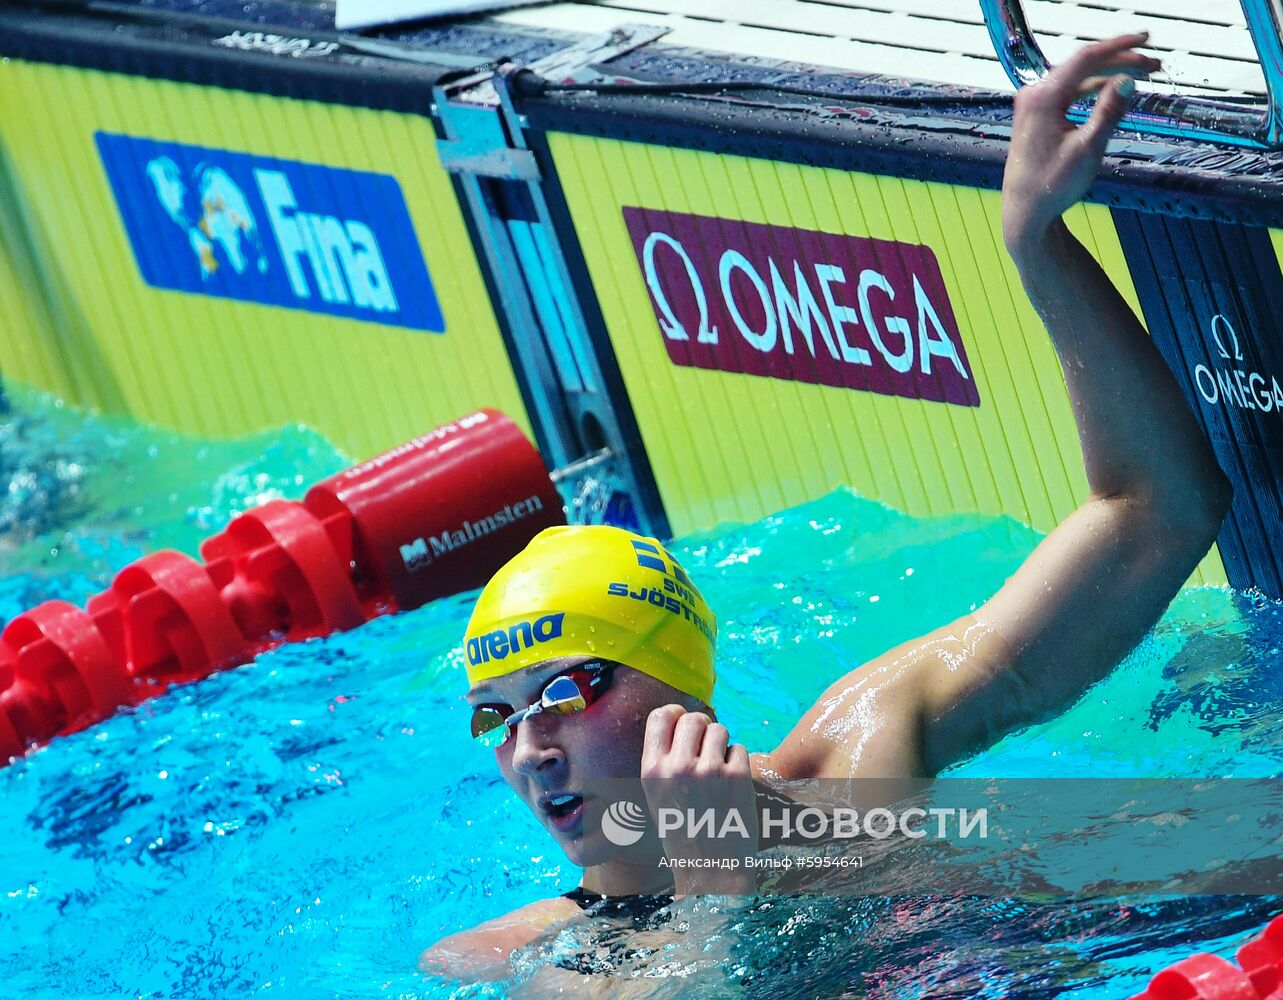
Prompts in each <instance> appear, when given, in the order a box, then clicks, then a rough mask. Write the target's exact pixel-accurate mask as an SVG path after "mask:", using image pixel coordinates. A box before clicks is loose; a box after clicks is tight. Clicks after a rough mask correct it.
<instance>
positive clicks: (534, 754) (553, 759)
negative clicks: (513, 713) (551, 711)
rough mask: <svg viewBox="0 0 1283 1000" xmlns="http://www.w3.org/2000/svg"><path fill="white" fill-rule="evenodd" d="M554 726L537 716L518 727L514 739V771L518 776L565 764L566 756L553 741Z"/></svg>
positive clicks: (544, 770)
mask: <svg viewBox="0 0 1283 1000" xmlns="http://www.w3.org/2000/svg"><path fill="white" fill-rule="evenodd" d="M552 729H553V726H552V725H549V724H548V720H545V719H544V718H543V717H542V716H539V715H536V716H533V717H531V718H529V719H526V720H525V721H524V722H522V723H520V724H519V725H518V726H517V731H516V733H515V734H514V735H513V738H512V769H513V770H514V771H516V772H517V773H518V774H535V773H542V772H546V771H548V770H549V769H550V768H554V767H558V766H560V765H562V764H564V763H565V761H566V755H565V754H564V753H562V752H561V748H560V747H558V746H557V745H556V743H555V742H554V741H553V740H552V738H551V737H552Z"/></svg>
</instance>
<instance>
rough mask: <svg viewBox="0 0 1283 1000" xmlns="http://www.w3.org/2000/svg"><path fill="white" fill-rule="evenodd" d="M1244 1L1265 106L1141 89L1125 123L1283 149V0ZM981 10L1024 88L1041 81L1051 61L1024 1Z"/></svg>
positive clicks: (1080, 110) (989, 4)
mask: <svg viewBox="0 0 1283 1000" xmlns="http://www.w3.org/2000/svg"><path fill="white" fill-rule="evenodd" d="M1240 3H1241V4H1242V5H1243V14H1244V16H1245V17H1246V19H1247V28H1248V31H1249V33H1250V34H1251V36H1252V42H1253V44H1254V45H1255V46H1256V54H1257V58H1258V59H1260V61H1261V70H1262V72H1263V73H1264V75H1265V98H1266V102H1265V107H1264V109H1261V108H1257V107H1244V106H1243V105H1241V104H1234V103H1232V102H1228V101H1223V100H1222V101H1218V100H1215V99H1212V98H1206V97H1181V96H1177V95H1174V94H1154V93H1141V94H1138V96H1137V98H1136V100H1135V102H1134V104H1133V106H1132V110H1131V111H1130V112H1128V114H1127V116H1126V117H1125V118H1124V119H1123V122H1122V126H1121V127H1123V128H1127V129H1132V130H1134V131H1137V132H1148V133H1150V134H1156V135H1172V136H1182V137H1185V138H1193V139H1204V140H1209V141H1212V142H1223V143H1230V144H1232V145H1236V146H1251V147H1253V148H1255V149H1279V148H1283V38H1281V37H1280V32H1281V31H1283V0H1240ZM980 10H981V11H982V12H983V13H984V19H985V26H986V27H987V28H988V29H989V38H990V39H991V40H992V42H993V47H994V51H995V52H997V54H998V61H999V62H1001V63H1002V68H1003V69H1004V70H1005V71H1006V73H1007V76H1008V77H1009V78H1010V79H1011V82H1012V83H1013V84H1015V86H1016V87H1017V88H1019V87H1024V86H1028V85H1029V84H1031V83H1037V82H1038V81H1039V80H1041V79H1042V78H1043V77H1044V76H1045V75H1046V74H1047V71H1048V70H1049V69H1050V64H1049V63H1048V62H1047V57H1046V56H1045V55H1044V54H1043V51H1042V49H1041V48H1040V47H1039V45H1038V42H1037V39H1035V38H1034V34H1033V32H1032V31H1031V30H1030V29H1029V23H1028V21H1027V20H1026V19H1025V11H1024V5H1023V4H1022V3H1021V0H980ZM1089 113H1090V105H1082V104H1080V105H1075V107H1074V109H1073V110H1071V112H1070V117H1071V118H1074V119H1076V120H1079V121H1081V120H1083V119H1085V118H1086V117H1087V115H1088V114H1089Z"/></svg>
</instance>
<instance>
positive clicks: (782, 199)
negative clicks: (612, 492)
mask: <svg viewBox="0 0 1283 1000" xmlns="http://www.w3.org/2000/svg"><path fill="white" fill-rule="evenodd" d="M549 143H550V148H551V151H552V155H553V160H554V163H555V165H556V169H557V174H558V177H559V179H560V181H561V184H562V187H563V189H564V191H565V195H566V200H567V204H568V206H569V209H570V215H571V219H572V221H573V223H574V225H575V230H576V234H577V236H578V239H579V241H580V244H581V246H582V248H583V251H584V256H585V259H586V262H587V266H588V270H589V274H590V277H591V279H592V283H593V286H594V289H595V292H596V294H597V297H598V300H599V303H600V306H601V309H602V313H603V316H604V318H605V321H606V326H607V330H608V332H609V335H610V338H611V342H612V345H613V347H614V350H615V353H616V355H617V357H618V359H619V363H620V366H621V369H622V374H623V378H624V382H625V385H626V387H627V390H628V393H629V397H630V399H631V402H632V406H633V408H634V411H635V412H636V414H637V419H638V423H639V425H640V427H641V434H642V438H643V440H644V442H645V445H646V449H647V452H648V455H649V457H650V461H651V465H652V468H653V469H654V471H655V475H656V479H657V481H658V486H659V490H660V494H661V496H662V498H663V500H664V504H665V508H666V510H667V513H668V516H669V520H670V523H671V524H672V528H673V531H674V532H675V533H677V534H684V533H687V532H690V531H694V530H699V529H703V528H707V527H710V526H712V525H714V524H717V523H719V522H723V521H728V520H742V521H749V520H754V519H757V518H760V517H762V516H764V515H766V514H769V513H771V512H773V511H776V510H779V509H780V508H782V507H786V506H791V505H793V504H797V503H801V502H803V501H805V500H808V499H811V498H813V497H815V496H818V495H820V494H822V493H824V492H826V491H828V490H830V489H832V488H834V487H836V486H838V485H841V484H846V485H849V486H850V487H851V488H852V489H854V490H855V491H856V492H858V493H860V494H861V495H863V496H867V497H871V498H874V499H877V500H880V501H882V502H884V503H887V504H889V505H890V506H893V507H895V508H897V509H900V510H903V511H906V512H907V513H910V514H914V515H918V516H925V515H940V514H949V513H955V512H979V513H987V514H995V515H1001V514H1005V515H1009V516H1011V517H1014V518H1016V519H1017V520H1019V521H1021V522H1023V523H1025V524H1029V525H1031V526H1032V527H1034V528H1036V529H1037V530H1039V531H1044V532H1045V531H1050V530H1051V528H1053V527H1054V526H1055V525H1056V524H1057V523H1058V522H1059V521H1060V520H1061V519H1063V518H1064V517H1065V516H1067V515H1068V514H1069V513H1070V512H1071V511H1072V510H1073V509H1074V508H1075V506H1077V504H1078V503H1079V502H1080V501H1081V500H1082V498H1083V497H1085V495H1086V493H1087V483H1086V475H1085V472H1084V470H1083V463H1082V454H1081V451H1080V449H1079V446H1078V437H1077V432H1076V429H1075V426H1074V421H1073V414H1072V411H1071V409H1070V405H1069V399H1068V395H1067V393H1066V391H1065V386H1064V381H1063V378H1062V375H1061V371H1060V365H1059V362H1058V360H1057V358H1056V355H1055V351H1054V348H1053V347H1052V344H1051V341H1050V338H1049V337H1048V336H1047V334H1046V331H1045V330H1044V328H1043V326H1042V323H1041V321H1040V320H1039V318H1038V316H1037V314H1036V313H1035V312H1034V310H1033V307H1032V306H1031V305H1030V304H1029V302H1028V300H1027V298H1026V296H1025V294H1024V291H1023V289H1022V287H1021V284H1020V279H1019V276H1018V275H1017V273H1016V270H1015V267H1014V265H1013V264H1012V262H1011V260H1010V258H1009V257H1008V255H1007V253H1006V251H1005V249H1004V247H1003V244H1002V239H1001V228H1000V194H999V193H998V192H996V191H989V190H978V189H975V188H968V187H962V186H956V185H949V184H938V183H927V182H922V181H915V180H905V179H901V178H895V177H882V176H875V175H871V174H861V173H855V172H846V171H841V170H834V169H827V168H819V167H806V166H799V165H796V164H789V163H780V162H775V161H770V160H759V159H752V158H747V157H740V156H729V155H725V154H714V153H707V152H701V151H695V150H686V149H674V148H668V147H664V146H658V145H649V144H641V143H632V142H624V141H619V140H613V139H602V138H596V137H590V136H580V135H571V134H564V133H553V134H550V136H549ZM624 206H638V207H643V208H650V209H656V210H663V211H669V212H679V213H690V214H696V215H704V216H715V217H719V218H725V219H737V220H743V221H746V222H751V223H764V224H770V225H776V226H787V227H793V228H798V229H805V230H813V231H822V232H828V233H838V234H842V235H846V236H854V237H865V238H873V239H879V240H892V241H898V242H902V243H913V244H918V243H921V244H926V245H927V246H929V247H930V248H931V249H932V251H933V252H934V253H935V256H936V258H937V260H938V262H939V265H940V269H941V273H942V276H943V278H944V283H945V287H946V288H947V289H948V293H949V298H950V301H951V303H952V305H953V309H954V312H955V314H956V317H957V321H958V325H959V329H960V331H961V334H962V338H963V341H964V344H965V349H966V352H967V356H968V359H969V361H970V365H971V370H972V373H973V376H974V377H975V380H976V384H977V387H978V389H979V391H980V398H981V404H980V405H979V406H978V407H965V406H954V405H950V404H946V403H939V402H931V401H927V400H921V399H908V398H902V397H897V396H888V395H880V394H877V393H873V392H862V391H855V390H851V389H846V388H835V387H831V386H826V385H816V384H811V383H804V382H798V381H790V380H785V379H776V378H765V377H760V376H755V375H746V374H737V373H729V372H722V371H710V370H706V369H701V368H693V367H684V366H679V365H676V364H674V363H673V362H672V361H671V360H670V358H669V356H668V354H667V351H666V349H665V347H664V343H663V335H662V334H661V333H660V331H659V328H658V325H657V323H656V320H655V317H654V311H653V308H652V304H651V298H650V293H649V291H648V289H647V287H646V284H645V280H644V277H643V275H642V272H641V268H640V266H639V264H638V262H637V258H636V255H635V253H634V249H633V244H632V241H631V239H630V237H629V234H628V230H627V228H626V225H625V221H624V217H623V213H622V208H623V207H624ZM1069 221H1070V225H1071V228H1072V229H1073V230H1074V231H1075V233H1076V234H1078V235H1079V237H1080V238H1081V239H1082V240H1083V241H1084V243H1085V245H1086V246H1087V247H1088V248H1089V249H1090V250H1091V251H1092V252H1093V253H1094V254H1095V255H1096V256H1097V258H1098V259H1099V260H1100V261H1101V263H1102V264H1103V265H1104V267H1105V268H1106V270H1107V271H1108V273H1109V274H1110V275H1111V276H1112V277H1113V279H1114V281H1115V283H1116V284H1117V285H1118V287H1119V289H1120V291H1121V292H1122V294H1123V295H1124V297H1125V298H1126V299H1127V301H1128V302H1129V303H1131V305H1132V307H1133V309H1134V310H1136V312H1137V314H1138V315H1139V314H1140V309H1139V305H1138V302H1137V297H1136V291H1135V288H1134V287H1133V285H1132V282H1131V279H1130V275H1129V272H1128V270H1127V266H1126V262H1125V260H1124V258H1123V253H1122V248H1121V246H1120V244H1119V240H1118V235H1117V232H1116V231H1115V228H1114V224H1113V221H1112V218H1111V217H1110V214H1109V211H1108V209H1106V208H1104V207H1102V206H1098V205H1082V206H1079V207H1077V208H1075V209H1074V210H1073V211H1072V212H1071V213H1070V218H1069ZM1194 579H1195V580H1196V581H1200V582H1212V583H1224V582H1225V571H1224V567H1223V566H1222V565H1221V561H1220V557H1219V555H1218V554H1217V552H1216V551H1215V550H1213V551H1212V553H1210V554H1209V556H1208V557H1207V559H1205V560H1204V562H1203V564H1202V565H1201V566H1200V568H1199V570H1198V572H1197V573H1196V574H1195V577H1194Z"/></svg>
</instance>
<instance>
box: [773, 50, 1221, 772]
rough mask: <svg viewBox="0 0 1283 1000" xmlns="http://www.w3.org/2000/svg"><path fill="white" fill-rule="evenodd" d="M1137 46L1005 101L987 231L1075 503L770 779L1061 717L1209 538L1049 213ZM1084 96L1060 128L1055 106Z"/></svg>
mask: <svg viewBox="0 0 1283 1000" xmlns="http://www.w3.org/2000/svg"><path fill="white" fill-rule="evenodd" d="M1145 38H1146V36H1145V35H1126V36H1123V37H1121V38H1115V39H1111V40H1108V41H1104V42H1100V43H1097V44H1095V45H1089V46H1087V47H1086V48H1084V49H1082V50H1080V51H1079V52H1078V53H1077V54H1076V55H1074V56H1073V57H1072V58H1071V59H1069V60H1068V61H1066V62H1065V63H1063V64H1061V65H1060V66H1058V67H1057V68H1056V69H1054V70H1053V71H1052V72H1051V73H1050V74H1049V75H1048V76H1047V78H1046V79H1044V80H1043V81H1042V82H1040V83H1038V84H1035V85H1033V86H1030V87H1026V88H1025V89H1023V90H1022V91H1021V92H1020V93H1019V94H1017V95H1016V101H1015V121H1014V124H1013V131H1012V140H1011V149H1010V152H1009V154H1008V159H1007V169H1006V174H1005V177H1004V182H1003V237H1004V239H1005V242H1006V244H1007V248H1008V250H1009V252H1010V253H1011V256H1012V259H1013V260H1014V261H1015V263H1016V267H1017V268H1018V270H1019V272H1020V277H1021V279H1022V281H1023V282H1024V286H1025V290H1026V291H1027V293H1028V295H1029V298H1030V301H1031V302H1032V303H1033V305H1034V307H1035V309H1037V311H1038V314H1039V315H1040V316H1041V317H1042V320H1043V322H1044V324H1045V325H1046V327H1047V330H1048V332H1049V333H1050V335H1051V339H1052V342H1053V344H1054V345H1055V348H1056V352H1057V354H1058V356H1059V358H1060V362H1061V366H1062V368H1063V370H1064V376H1065V384H1066V386H1067V388H1068V390H1069V397H1070V400H1071V403H1072V406H1073V412H1074V419H1075V421H1076V424H1077V428H1078V437H1079V441H1080V443H1081V445H1082V451H1083V460H1084V463H1085V465H1086V471H1087V479H1088V483H1089V486H1090V489H1091V493H1090V495H1089V497H1088V498H1087V499H1086V501H1085V502H1084V503H1083V504H1082V505H1081V506H1080V507H1079V508H1078V509H1077V510H1076V511H1075V512H1074V513H1073V514H1071V515H1070V516H1069V517H1068V518H1066V520H1065V521H1064V522H1062V523H1061V524H1060V525H1059V526H1058V527H1056V529H1055V530H1054V531H1052V532H1051V533H1050V534H1049V535H1048V536H1047V537H1046V538H1045V539H1044V540H1043V541H1042V543H1041V544H1040V545H1039V546H1038V547H1037V549H1035V550H1034V552H1033V553H1032V554H1031V555H1030V556H1029V558H1028V559H1027V560H1026V561H1025V563H1024V564H1023V565H1022V566H1021V567H1020V569H1019V570H1017V571H1016V573H1015V574H1014V575H1013V576H1012V577H1011V578H1010V579H1009V580H1008V581H1007V582H1006V583H1005V584H1004V585H1003V587H1002V588H1001V589H1000V590H999V591H998V592H997V593H996V594H995V595H994V596H993V597H992V598H991V599H990V600H989V601H988V602H987V603H986V604H984V605H983V606H982V607H981V608H979V609H978V610H977V611H975V612H974V613H973V614H970V615H965V616H963V617H962V618H960V619H958V621H956V622H953V623H952V624H951V625H948V626H946V627H944V628H942V629H939V630H937V631H936V632H933V633H931V634H930V635H928V636H926V637H924V638H923V639H919V640H917V641H915V642H911V643H906V644H905V645H903V646H901V647H899V648H897V649H894V650H892V651H891V652H889V653H887V654H885V655H884V656H882V657H880V658H879V659H877V660H875V661H873V662H872V663H870V664H867V665H866V666H865V667H863V668H861V669H860V670H858V671H856V672H854V673H852V674H849V675H847V676H846V677H844V678H843V679H842V680H840V681H838V683H836V684H834V685H833V686H832V687H831V688H829V690H828V691H827V692H826V693H825V695H824V696H823V697H822V698H821V700H820V702H819V703H818V704H817V705H816V706H815V708H813V709H812V710H811V712H809V713H808V714H807V715H806V716H804V717H803V719H802V721H801V722H800V723H799V724H798V726H797V727H796V728H795V729H794V730H793V732H792V733H790V735H789V737H788V738H787V739H786V740H785V742H784V743H783V744H782V745H781V746H780V748H779V749H778V750H777V751H776V752H775V753H774V754H772V755H771V758H772V759H771V766H772V767H774V768H775V769H776V770H777V771H779V772H780V773H782V774H784V775H785V776H786V777H787V776H799V777H800V776H810V777H814V776H825V777H838V776H849V775H852V774H855V775H865V774H872V773H878V774H884V775H887V776H891V775H893V774H901V775H906V776H908V775H912V774H915V773H916V774H917V775H924V776H925V775H931V774H935V773H936V772H937V771H939V770H940V769H941V768H943V767H946V766H948V765H949V764H951V763H953V762H954V761H956V760H958V759H959V758H961V757H963V756H965V755H967V754H969V753H971V752H973V751H976V750H978V749H982V748H983V747H986V746H988V745H990V744H992V743H993V742H995V741H996V740H998V739H999V738H1001V737H1002V736H1003V735H1005V734H1006V733H1008V732H1010V731H1012V730H1014V729H1017V728H1020V727H1022V726H1025V725H1029V724H1031V723H1034V722H1038V721H1042V720H1045V719H1047V718H1050V717H1052V716H1053V715H1055V714H1057V713H1059V712H1061V711H1063V710H1064V709H1066V708H1068V707H1069V706H1070V705H1071V704H1072V703H1073V702H1074V701H1075V700H1076V699H1077V698H1078V697H1079V696H1080V695H1081V694H1082V693H1083V692H1084V691H1085V690H1086V688H1087V687H1088V686H1090V685H1091V684H1093V683H1094V682H1095V681H1097V680H1099V679H1100V678H1102V677H1103V676H1105V674H1106V673H1108V672H1109V671H1110V670H1111V669H1112V668H1113V667H1114V666H1115V665H1116V664H1117V663H1118V662H1119V661H1120V660H1121V659H1122V658H1123V656H1125V655H1126V654H1127V652H1128V651H1129V650H1130V649H1131V648H1132V647H1133V646H1134V645H1135V644H1136V642H1137V641H1138V640H1139V639H1140V638H1141V636H1142V635H1143V634H1144V633H1145V631H1146V630H1147V629H1149V628H1150V627H1151V626H1152V625H1153V624H1154V622H1155V621H1156V620H1157V619H1158V617H1159V615H1161V614H1162V612H1163V610H1164V608H1166V606H1167V604H1168V602H1170V601H1171V599H1172V597H1173V596H1175V594H1176V592H1177V590H1178V589H1179V587H1180V585H1181V584H1182V583H1183V582H1184V581H1185V580H1186V579H1187V578H1188V576H1189V574H1190V573H1191V572H1192V571H1193V569H1194V567H1195V566H1196V565H1197V564H1198V561H1199V559H1200V558H1201V557H1202V556H1203V554H1204V553H1205V552H1206V551H1207V550H1208V548H1209V547H1210V546H1211V544H1212V542H1213V541H1214V540H1215V537H1216V533H1217V531H1218V530H1219V527H1220V524H1221V521H1222V520H1223V518H1224V516H1225V513H1226V511H1227V509H1228V506H1229V502H1230V497H1231V490H1230V486H1229V484H1228V482H1227V480H1226V478H1225V476H1224V474H1223V473H1222V472H1221V470H1220V468H1219V467H1218V466H1217V464H1216V459H1215V456H1214V455H1213V453H1212V450H1211V448H1210V447H1209V445H1208V443H1207V441H1206V439H1205V438H1204V436H1203V434H1202V432H1201V431H1200V429H1199V427H1198V424H1197V423H1196V421H1195V420H1194V417H1193V415H1192V414H1191V412H1190V410H1189V408H1188V406H1187V405H1186V403H1185V401H1184V399H1183V397H1182V395H1181V392H1180V389H1179V387H1178V386H1177V384H1176V381H1175V379H1174V378H1173V377H1172V374H1171V372H1170V371H1169V370H1168V369H1167V366H1166V365H1165V363H1164V362H1163V360H1162V357H1161V356H1160V355H1159V353H1158V351H1157V350H1156V349H1155V347H1154V345H1153V343H1152V342H1151V341H1150V339H1149V337H1148V335H1147V334H1146V332H1145V330H1144V328H1143V327H1142V326H1141V324H1140V322H1139V321H1138V320H1137V319H1136V317H1135V315H1134V314H1133V313H1132V311H1131V309H1130V308H1129V307H1128V305H1127V303H1126V302H1125V301H1124V300H1123V298H1122V297H1121V296H1120V295H1119V294H1118V292H1117V290H1116V289H1115V288H1114V286H1113V284H1112V283H1111V282H1110V280H1109V278H1108V277H1107V276H1106V275H1105V273H1104V272H1103V271H1102V270H1101V268H1100V266H1099V265H1098V264H1097V263H1096V261H1095V259H1094V258H1093V257H1092V256H1091V255H1090V254H1089V253H1088V252H1087V251H1086V250H1085V249H1084V248H1083V246H1082V245H1081V244H1080V243H1079V242H1078V241H1077V240H1076V239H1075V238H1074V237H1073V236H1072V235H1071V234H1070V232H1069V230H1068V228H1066V226H1065V224H1064V223H1063V222H1062V221H1061V218H1060V216H1061V214H1062V213H1063V212H1064V211H1065V210H1066V209H1068V208H1069V207H1070V206H1071V205H1073V204H1074V203H1076V202H1077V201H1078V200H1079V199H1080V198H1082V197H1083V195H1085V194H1086V192H1087V189H1088V187H1090V185H1091V183H1092V181H1093V180H1094V179H1095V177H1096V174H1097V172H1098V170H1099V168H1100V164H1101V159H1102V157H1103V155H1104V152H1105V144H1106V142H1107V141H1108V139H1109V136H1110V134H1111V133H1112V132H1113V130H1114V128H1115V127H1116V126H1117V124H1118V122H1119V120H1120V119H1121V117H1122V115H1123V114H1124V112H1125V111H1126V109H1127V104H1128V100H1129V97H1130V93H1131V91H1132V89H1134V83H1133V82H1132V77H1135V76H1140V75H1144V74H1147V73H1149V72H1152V71H1154V70H1156V69H1157V68H1158V65H1159V64H1158V61H1157V60H1154V59H1151V58H1149V57H1148V56H1145V55H1143V54H1141V53H1139V52H1136V51H1134V47H1135V46H1137V45H1140V44H1142V43H1143V42H1144V41H1145ZM1102 85H1103V86H1102ZM1094 90H1099V92H1100V97H1099V99H1098V100H1097V103H1096V108H1095V111H1094V112H1093V114H1092V116H1091V119H1090V120H1089V121H1088V122H1087V123H1086V124H1085V125H1084V126H1082V127H1081V128H1075V127H1074V126H1072V125H1071V124H1070V123H1069V122H1068V121H1067V119H1066V117H1065V113H1066V111H1067V110H1068V108H1069V106H1070V105H1071V104H1072V103H1073V102H1074V101H1075V100H1077V99H1078V98H1079V97H1080V96H1082V95H1084V94H1086V93H1089V92H1091V91H1094ZM841 719H847V720H851V719H854V720H857V721H859V725H854V726H853V725H849V724H838V720H841ZM871 731H882V732H887V733H898V734H900V739H899V740H895V739H891V740H890V741H887V740H883V739H881V738H880V737H872V736H870V735H869V734H870V732H871Z"/></svg>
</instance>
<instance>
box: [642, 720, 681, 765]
mask: <svg viewBox="0 0 1283 1000" xmlns="http://www.w3.org/2000/svg"><path fill="white" fill-rule="evenodd" d="M685 714H686V710H685V709H684V708H682V706H681V705H665V706H663V707H662V708H657V709H655V710H654V711H652V712H651V713H650V715H649V716H647V718H646V735H645V737H644V738H643V740H642V771H643V773H645V772H647V771H653V770H654V769H655V768H657V767H658V766H659V763H660V761H662V760H663V759H664V758H665V757H667V756H668V754H669V753H671V752H672V749H673V730H674V728H675V727H676V725H677V721H678V720H679V719H680V718H681V717H682V716H683V715H685Z"/></svg>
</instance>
